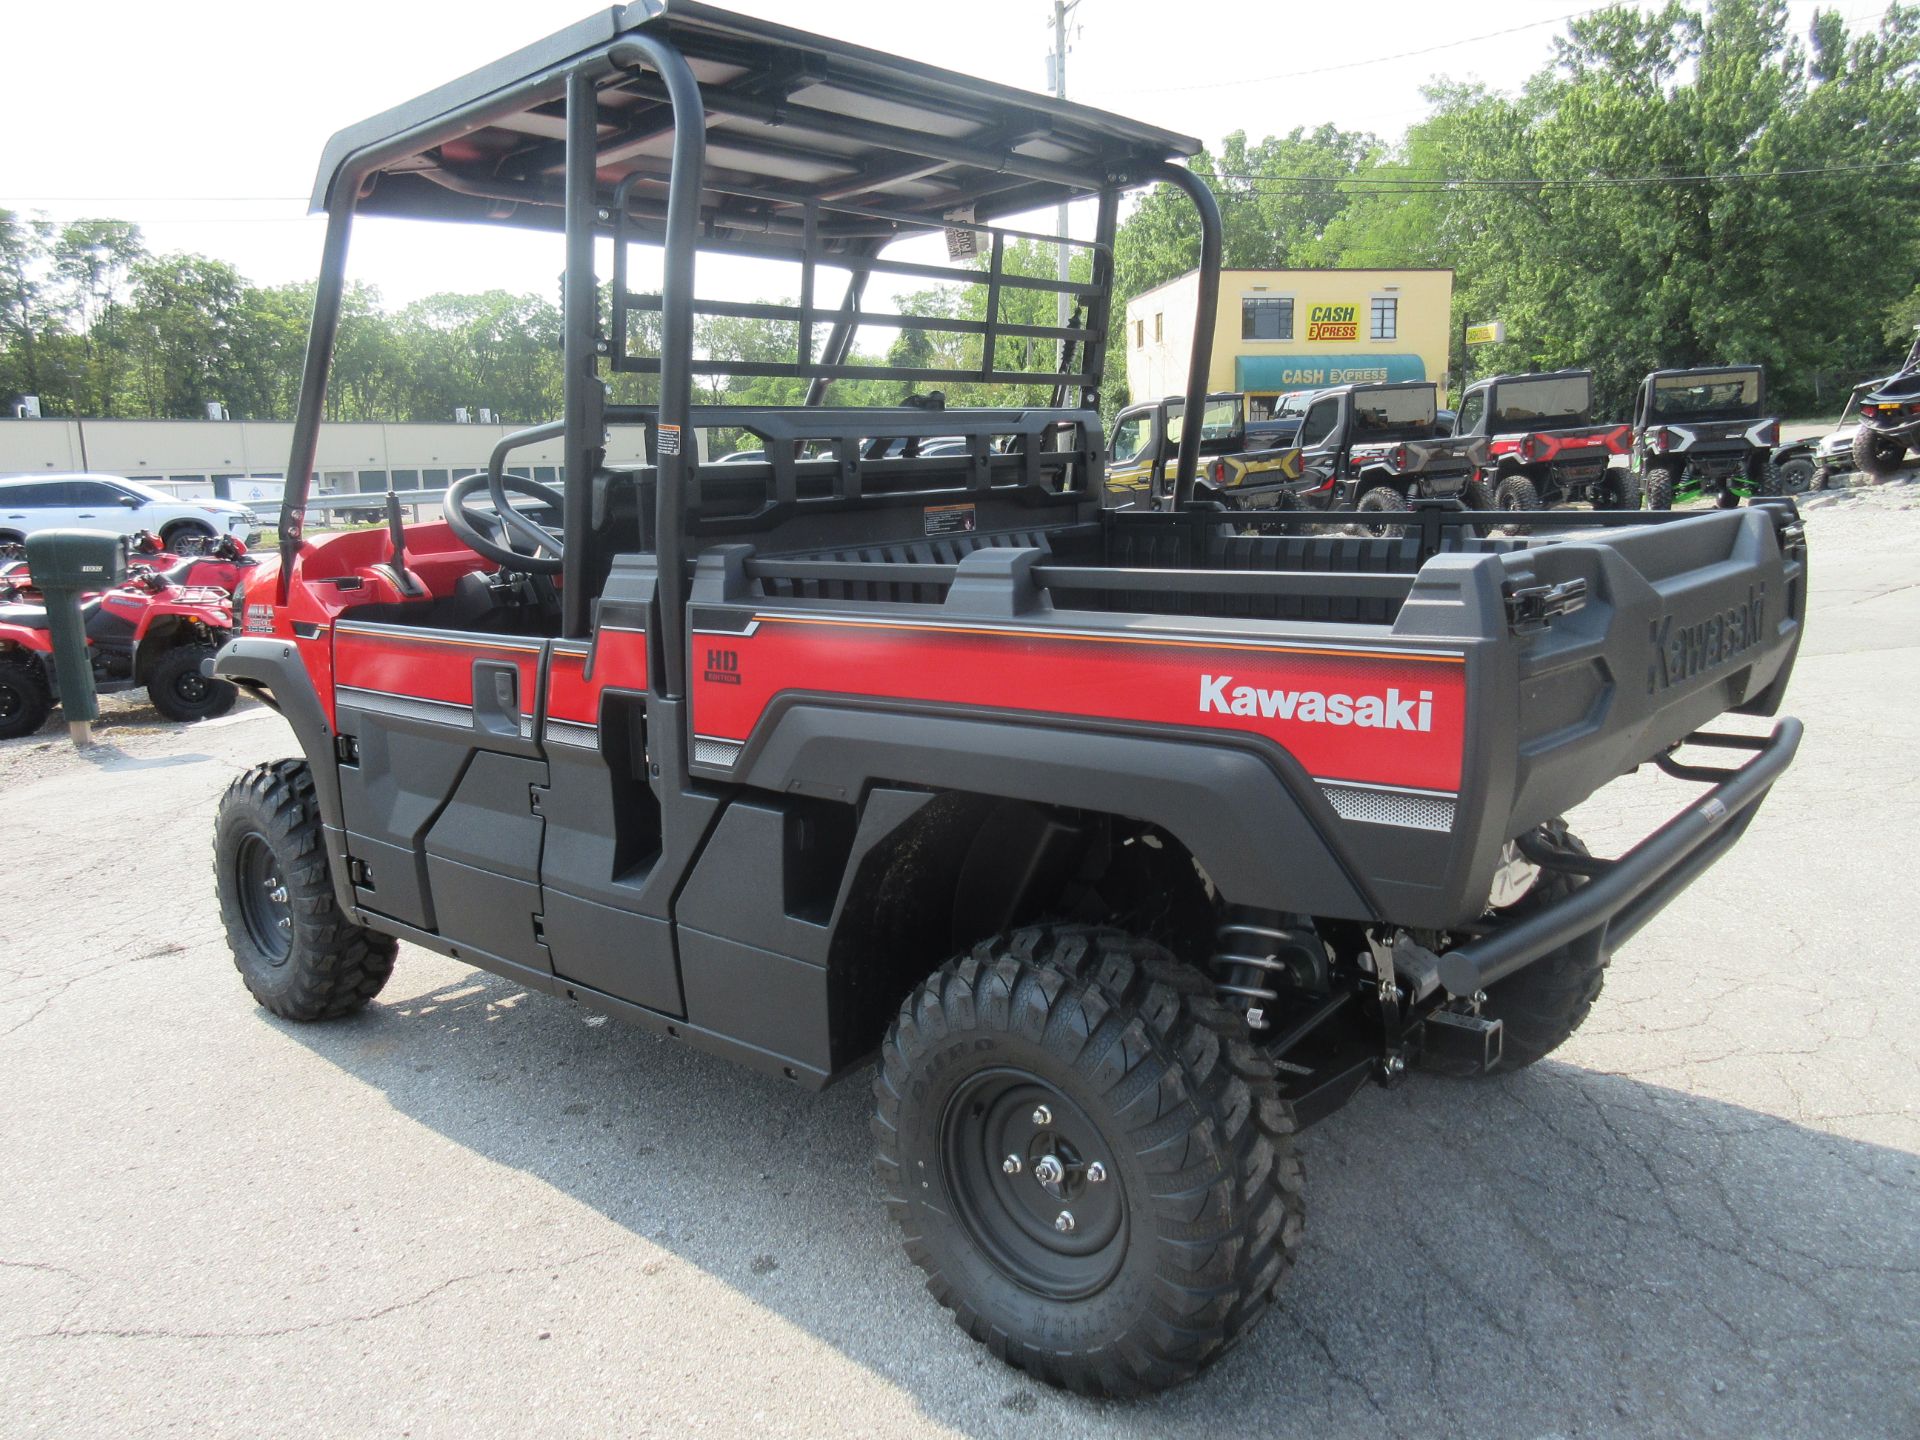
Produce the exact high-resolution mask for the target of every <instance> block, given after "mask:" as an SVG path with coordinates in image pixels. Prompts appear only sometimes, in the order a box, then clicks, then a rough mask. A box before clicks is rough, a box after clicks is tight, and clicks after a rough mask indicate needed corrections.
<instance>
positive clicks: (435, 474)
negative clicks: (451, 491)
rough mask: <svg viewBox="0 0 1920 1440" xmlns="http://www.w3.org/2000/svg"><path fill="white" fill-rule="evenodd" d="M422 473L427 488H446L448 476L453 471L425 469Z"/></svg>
mask: <svg viewBox="0 0 1920 1440" xmlns="http://www.w3.org/2000/svg"><path fill="white" fill-rule="evenodd" d="M420 474H421V477H422V478H423V480H424V481H425V488H426V489H428V490H444V489H446V488H447V479H448V476H449V475H451V474H452V472H451V471H448V470H423V471H421V472H420Z"/></svg>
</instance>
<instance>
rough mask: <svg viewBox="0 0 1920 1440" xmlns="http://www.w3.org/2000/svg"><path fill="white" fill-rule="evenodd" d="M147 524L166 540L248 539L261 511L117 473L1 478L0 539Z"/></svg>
mask: <svg viewBox="0 0 1920 1440" xmlns="http://www.w3.org/2000/svg"><path fill="white" fill-rule="evenodd" d="M68 528H77V529H82V530H111V531H114V532H116V533H117V534H121V535H131V534H133V532H134V531H136V530H151V531H152V532H153V533H154V534H156V535H158V536H159V537H160V538H161V539H162V540H164V541H166V543H167V544H168V545H174V544H176V543H178V542H179V541H182V540H211V539H215V538H217V537H219V536H221V535H233V536H237V537H238V538H239V539H241V540H251V539H252V538H253V537H254V535H255V534H257V533H258V532H259V529H260V517H259V516H258V515H256V514H254V512H253V511H252V510H249V509H248V508H247V507H246V506H245V505H240V504H236V503H235V502H233V501H231V500H182V499H180V498H179V497H178V496H176V495H169V494H167V492H166V491H164V490H156V489H154V488H153V487H152V486H151V485H142V484H141V483H140V482H139V481H138V480H124V479H122V478H121V477H120V476H118V475H10V476H7V477H5V478H4V479H0V544H5V543H7V542H9V541H21V540H25V539H26V538H27V536H29V535H31V534H33V533H34V532H35V531H36V530H64V529H68Z"/></svg>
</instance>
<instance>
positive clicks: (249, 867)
mask: <svg viewBox="0 0 1920 1440" xmlns="http://www.w3.org/2000/svg"><path fill="white" fill-rule="evenodd" d="M233 864H234V877H233V878H234V885H235V887H236V889H237V891H238V893H239V896H240V915H241V918H242V919H243V920H244V921H245V922H246V926H247V937H248V938H249V939H250V940H252V941H253V943H254V947H255V948H256V949H258V950H259V951H260V953H261V954H262V955H264V956H265V957H266V959H267V962H268V963H269V964H272V965H276V966H277V965H284V964H286V963H287V956H288V955H289V954H291V953H292V951H293V907H292V905H291V904H289V903H288V899H287V881H286V877H285V876H284V875H283V874H282V873H281V871H280V860H279V857H278V856H276V855H275V854H274V853H273V847H272V846H271V845H269V844H268V843H267V839H266V837H265V836H264V835H261V834H259V833H258V832H257V831H256V832H254V833H252V834H249V835H247V836H246V837H245V838H244V839H242V840H241V842H240V848H239V850H238V851H237V852H236V853H235V855H234V860H233Z"/></svg>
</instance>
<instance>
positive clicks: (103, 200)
mask: <svg viewBox="0 0 1920 1440" xmlns="http://www.w3.org/2000/svg"><path fill="white" fill-rule="evenodd" d="M307 199H308V197H307V196H305V195H20V196H16V197H14V198H13V199H11V200H0V204H6V205H269V204H271V205H304V204H306V203H307Z"/></svg>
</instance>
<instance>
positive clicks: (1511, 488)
mask: <svg viewBox="0 0 1920 1440" xmlns="http://www.w3.org/2000/svg"><path fill="white" fill-rule="evenodd" d="M1493 501H1494V508H1495V509H1496V510H1542V509H1545V508H1546V507H1545V506H1543V505H1542V504H1541V503H1540V491H1539V490H1538V489H1537V488H1536V487H1535V486H1534V483H1533V481H1531V480H1529V479H1528V478H1527V477H1526V476H1524V475H1508V476H1506V477H1505V478H1503V479H1502V480H1501V481H1500V483H1499V484H1497V485H1495V486H1494V487H1493ZM1500 528H1501V529H1502V530H1504V531H1505V532H1506V533H1507V534H1509V535H1524V534H1526V533H1527V532H1529V531H1530V530H1532V528H1533V527H1532V526H1531V525H1523V524H1520V523H1518V522H1515V523H1511V524H1507V525H1503V526H1501V527H1500Z"/></svg>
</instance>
